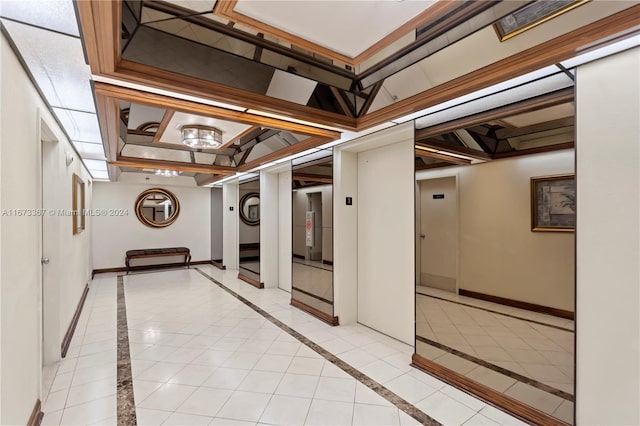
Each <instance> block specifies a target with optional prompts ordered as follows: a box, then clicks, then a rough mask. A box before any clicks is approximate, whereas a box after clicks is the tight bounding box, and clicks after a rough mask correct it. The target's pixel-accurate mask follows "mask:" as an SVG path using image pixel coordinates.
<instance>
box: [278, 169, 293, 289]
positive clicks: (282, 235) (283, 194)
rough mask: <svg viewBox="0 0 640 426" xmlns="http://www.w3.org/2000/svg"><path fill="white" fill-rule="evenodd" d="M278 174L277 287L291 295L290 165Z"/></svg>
mask: <svg viewBox="0 0 640 426" xmlns="http://www.w3.org/2000/svg"><path fill="white" fill-rule="evenodd" d="M286 167H287V169H288V170H286V171H284V172H280V173H279V174H278V204H279V213H278V229H279V232H278V236H279V240H278V277H279V278H278V287H280V288H281V289H283V290H285V291H287V292H289V293H291V273H292V269H291V255H292V253H291V208H292V207H291V165H290V164H287V166H286Z"/></svg>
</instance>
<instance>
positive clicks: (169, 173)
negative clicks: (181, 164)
mask: <svg viewBox="0 0 640 426" xmlns="http://www.w3.org/2000/svg"><path fill="white" fill-rule="evenodd" d="M179 174H180V173H179V172H178V171H176V170H156V175H157V176H165V177H175V176H178V175H179Z"/></svg>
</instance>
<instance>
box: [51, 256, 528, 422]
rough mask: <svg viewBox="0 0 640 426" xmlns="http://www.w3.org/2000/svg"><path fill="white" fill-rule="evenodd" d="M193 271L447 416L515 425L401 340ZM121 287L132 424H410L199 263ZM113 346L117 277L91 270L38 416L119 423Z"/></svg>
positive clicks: (231, 278) (270, 292)
mask: <svg viewBox="0 0 640 426" xmlns="http://www.w3.org/2000/svg"><path fill="white" fill-rule="evenodd" d="M201 269H202V270H203V271H204V272H206V273H207V274H209V275H211V276H212V277H214V278H215V279H217V280H219V281H221V282H222V283H223V284H224V285H225V286H226V287H228V288H229V289H231V290H232V291H235V292H237V293H239V294H240V295H242V296H243V297H245V298H246V299H248V300H250V301H251V302H252V303H254V304H256V305H257V306H259V307H260V308H262V309H264V310H265V311H266V312H268V313H269V314H271V315H273V316H274V317H276V318H277V319H279V320H280V321H282V322H283V323H285V324H286V325H288V326H290V327H291V328H293V329H294V330H296V331H298V332H299V333H301V334H303V335H304V336H306V337H307V338H309V339H310V340H311V341H313V342H315V343H317V344H318V345H320V346H322V347H323V348H325V349H326V350H328V351H329V352H331V353H333V354H335V355H336V356H337V357H338V358H340V359H342V360H343V361H345V362H347V363H349V364H350V365H352V366H353V367H356V368H358V369H359V370H360V371H362V372H363V373H365V374H367V375H368V376H370V377H371V378H372V379H374V380H376V381H378V382H379V383H382V384H383V385H384V386H385V387H387V388H388V389H390V390H392V391H393V392H395V393H396V394H397V395H399V396H400V397H402V398H404V399H406V400H407V401H410V402H411V403H414V404H415V406H416V407H418V408H419V409H421V410H423V411H424V412H425V413H427V414H428V415H430V416H431V417H433V418H434V419H436V420H437V421H439V422H441V423H443V424H447V425H454V424H457V425H460V424H466V425H479V424H508V425H511V424H522V423H521V422H519V421H518V420H517V419H515V418H513V417H511V416H508V415H507V414H505V413H503V412H501V411H499V410H496V409H495V408H493V407H491V406H488V405H486V404H485V403H483V402H482V401H479V400H477V399H475V398H473V397H471V396H469V395H467V394H466V393H463V392H460V391H457V390H456V389H454V388H452V387H450V386H448V385H446V384H445V383H443V382H441V381H439V380H437V379H435V378H433V377H432V376H429V375H427V374H425V373H422V372H420V371H418V370H416V369H413V368H412V367H410V366H409V363H410V359H411V354H412V353H413V348H412V347H411V346H409V345H406V344H404V343H400V342H398V341H396V340H394V339H391V338H389V337H386V336H384V335H382V334H380V333H377V332H375V331H373V330H371V329H368V328H366V327H364V326H361V325H348V326H339V327H330V326H328V325H326V324H324V323H322V322H321V321H319V320H317V319H315V318H314V317H311V316H309V315H307V314H306V313H304V312H302V311H299V310H298V309H296V308H293V307H292V306H290V305H289V300H290V295H289V294H288V293H286V292H284V291H282V290H279V289H263V290H258V289H256V288H254V287H252V286H250V285H248V284H246V283H244V282H242V281H239V280H238V279H237V278H236V274H237V272H236V271H220V270H218V269H215V268H213V267H207V266H205V267H202V268H201ZM125 290H126V291H125V293H126V302H127V317H128V326H129V342H130V348H131V358H132V370H133V377H134V378H133V387H134V394H135V402H136V412H137V418H138V424H151V425H154V424H167V425H176V424H181V425H186V424H210V425H232V424H233V425H257V424H265V425H266V424H274V425H278V424H283V425H284V424H309V425H329V424H339V425H349V424H363V425H364V424H366V425H369V424H381V425H414V424H417V422H416V421H415V420H414V419H413V418H411V417H409V416H408V415H406V414H405V413H404V412H402V411H400V410H399V409H398V408H396V407H395V406H393V405H391V404H390V403H389V402H388V401H387V400H386V399H384V398H382V397H380V396H379V395H378V394H376V393H374V392H373V391H371V390H370V389H369V388H367V387H366V386H364V385H363V384H362V383H359V382H358V381H357V380H355V379H354V378H353V377H351V376H349V375H347V374H346V373H345V372H344V371H342V370H340V369H339V368H338V367H336V366H335V365H333V364H332V363H330V362H328V361H326V360H325V359H324V358H322V357H321V356H320V355H318V354H317V353H316V352H314V351H313V350H311V349H310V348H309V347H308V346H306V345H304V344H302V343H301V342H299V341H298V340H296V339H295V338H293V337H292V336H291V335H289V334H288V333H286V332H284V331H283V330H281V329H280V328H278V327H276V326H275V325H274V324H273V323H271V322H270V321H268V320H266V319H265V318H264V317H262V316H261V315H259V314H258V313H257V312H255V311H254V310H252V309H251V308H249V307H248V306H246V305H245V304H243V303H242V302H241V301H239V300H238V299H236V298H234V297H232V296H231V295H229V294H228V293H227V292H225V291H224V290H222V289H221V288H219V287H218V286H217V285H215V284H213V283H212V282H211V281H209V280H207V279H206V278H205V277H203V276H202V275H200V274H199V273H198V272H197V271H195V270H174V271H165V272H154V273H145V274H134V275H129V276H127V277H125ZM116 346H117V342H116V277H115V275H104V276H98V277H97V278H96V279H94V280H93V281H92V282H91V285H90V291H89V295H88V298H87V302H86V304H85V308H84V310H83V313H82V315H81V318H80V322H79V324H78V327H77V329H76V334H75V335H74V338H73V341H72V346H71V349H70V351H69V354H68V355H67V358H65V359H64V360H63V361H62V362H61V363H60V364H59V365H58V368H57V373H56V376H55V379H54V381H53V384H52V385H51V391H50V393H49V395H48V397H47V398H46V401H45V404H44V411H45V418H44V420H43V424H64V425H67V424H69V425H71V424H86V425H89V424H116V384H115V382H116Z"/></svg>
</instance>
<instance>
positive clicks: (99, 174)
mask: <svg viewBox="0 0 640 426" xmlns="http://www.w3.org/2000/svg"><path fill="white" fill-rule="evenodd" d="M89 172H90V173H91V176H93V178H94V179H106V180H108V179H109V173H107V171H106V170H104V171H101V170H89Z"/></svg>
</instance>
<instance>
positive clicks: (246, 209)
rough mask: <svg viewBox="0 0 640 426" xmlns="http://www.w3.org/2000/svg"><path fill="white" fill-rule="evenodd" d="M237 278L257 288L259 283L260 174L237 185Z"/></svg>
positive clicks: (261, 284)
mask: <svg viewBox="0 0 640 426" xmlns="http://www.w3.org/2000/svg"><path fill="white" fill-rule="evenodd" d="M238 197H239V201H238V216H239V219H240V220H239V221H238V238H239V246H238V260H239V267H238V269H239V271H238V278H240V279H241V280H243V281H246V282H248V283H249V284H251V285H254V286H256V287H258V288H263V287H264V284H263V283H262V282H261V281H260V174H252V175H247V176H246V177H244V180H241V182H240V184H239V185H238Z"/></svg>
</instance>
